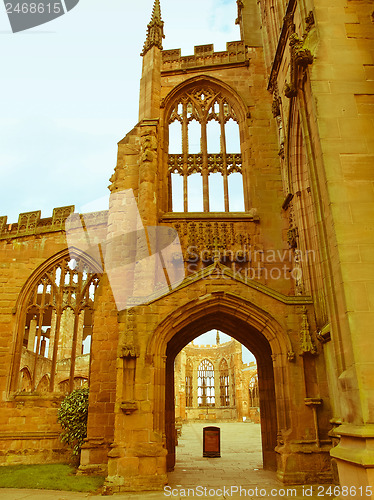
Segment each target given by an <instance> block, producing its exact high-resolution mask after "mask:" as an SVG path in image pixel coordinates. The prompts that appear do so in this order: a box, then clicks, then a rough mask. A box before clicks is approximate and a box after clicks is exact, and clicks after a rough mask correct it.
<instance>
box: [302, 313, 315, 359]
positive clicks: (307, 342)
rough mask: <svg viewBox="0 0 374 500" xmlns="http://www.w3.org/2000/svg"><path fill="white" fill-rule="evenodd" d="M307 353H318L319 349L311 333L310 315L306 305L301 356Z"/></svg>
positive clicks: (303, 318)
mask: <svg viewBox="0 0 374 500" xmlns="http://www.w3.org/2000/svg"><path fill="white" fill-rule="evenodd" d="M306 353H310V354H317V349H316V346H315V345H314V343H313V339H312V336H311V334H310V326H309V321H308V315H307V312H306V307H305V306H304V307H303V317H302V322H301V331H300V356H304V354H306Z"/></svg>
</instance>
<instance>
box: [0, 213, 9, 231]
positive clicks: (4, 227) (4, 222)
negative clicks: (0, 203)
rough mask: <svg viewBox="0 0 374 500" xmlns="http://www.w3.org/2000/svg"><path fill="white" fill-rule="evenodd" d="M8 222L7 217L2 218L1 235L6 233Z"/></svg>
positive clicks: (0, 218) (0, 222)
mask: <svg viewBox="0 0 374 500" xmlns="http://www.w3.org/2000/svg"><path fill="white" fill-rule="evenodd" d="M7 220H8V217H7V216H6V215H3V216H1V217H0V233H2V232H4V231H5V229H6V223H7Z"/></svg>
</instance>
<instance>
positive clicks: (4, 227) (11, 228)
mask: <svg viewBox="0 0 374 500" xmlns="http://www.w3.org/2000/svg"><path fill="white" fill-rule="evenodd" d="M74 210H75V206H74V205H68V206H66V207H57V208H54V209H53V213H52V217H46V218H43V219H42V218H41V217H40V216H41V210H36V211H34V212H23V213H21V214H19V216H18V222H16V223H13V224H8V223H7V220H8V217H7V216H6V215H4V216H0V240H3V239H8V238H19V237H22V236H29V235H32V234H42V233H50V232H54V231H62V230H64V226H65V221H66V219H67V218H68V217H69V215H70V214H72V213H73V212H74ZM84 217H85V221H86V222H88V223H90V224H92V225H96V224H97V225H99V224H106V223H107V218H108V211H107V210H104V211H102V212H93V213H89V214H85V216H84Z"/></svg>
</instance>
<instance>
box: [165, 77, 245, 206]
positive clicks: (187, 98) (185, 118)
mask: <svg viewBox="0 0 374 500" xmlns="http://www.w3.org/2000/svg"><path fill="white" fill-rule="evenodd" d="M164 110H165V111H164V143H165V147H164V148H163V149H164V155H165V156H164V161H163V164H164V165H165V166H167V168H165V169H164V175H165V177H167V178H168V186H169V192H168V195H167V199H166V200H165V210H166V211H169V212H171V211H173V210H175V206H173V205H175V200H174V199H173V196H172V191H173V189H174V188H175V189H178V196H180V194H181V191H182V192H183V197H182V198H183V212H191V211H192V212H193V211H199V209H197V208H196V207H197V206H199V205H200V203H199V202H198V201H196V203H195V204H193V206H191V204H192V203H193V198H192V197H191V189H192V187H191V186H190V181H191V179H192V176H194V177H196V175H198V176H199V177H201V182H200V183H201V189H199V188H198V186H196V187H195V190H196V189H197V191H196V195H197V196H198V197H202V200H201V205H202V211H203V212H210V211H212V210H211V208H213V209H214V210H213V211H215V210H217V207H218V208H219V209H220V211H222V212H229V211H232V208H230V200H229V198H230V191H231V189H229V179H230V175H232V174H234V175H236V174H240V175H241V177H242V192H241V193H237V196H236V198H238V197H242V198H243V208H242V210H243V209H245V210H248V208H249V206H250V203H249V199H248V192H249V191H248V189H246V188H247V185H248V167H247V164H248V158H247V144H248V143H247V139H248V137H247V127H246V126H245V119H246V112H245V106H244V103H243V101H242V99H241V98H240V96H239V95H238V94H237V92H236V91H234V90H233V89H232V88H231V87H230V86H229V85H227V84H225V83H224V82H222V81H220V80H218V79H216V78H212V77H207V76H198V77H194V78H191V79H189V80H187V81H185V82H183V83H182V84H180V85H178V86H177V87H176V88H175V89H173V90H172V91H171V92H170V93H169V94H168V96H167V97H166V98H165V100H164ZM230 122H232V123H230ZM176 123H177V124H179V129H180V130H179V131H178V134H177V136H178V137H180V140H181V144H180V145H179V151H177V149H178V147H177V148H176V147H175V145H173V147H172V148H169V145H170V146H171V144H169V139H170V136H169V130H170V127H174V128H175V124H176ZM194 123H195V124H197V125H198V129H199V131H198V132H197V133H198V134H199V140H198V145H197V146H196V145H195V146H196V147H197V148H198V152H196V151H197V150H196V147H195V146H194V147H193V149H191V148H192V144H191V142H190V139H191V137H190V133H191V130H190V129H191V127H192V125H193V124H194ZM213 124H216V128H217V130H218V132H216V134H215V135H217V134H218V135H217V137H213V139H215V140H213V142H212V140H211V139H212V133H213V132H214V130H212V125H213ZM229 124H231V125H233V124H234V125H235V126H236V127H237V128H238V136H239V143H240V145H239V150H238V151H231V149H232V146H231V136H230V135H227V130H226V128H227V127H228V125H229ZM231 128H232V127H231ZM195 135H196V134H195ZM213 135H214V134H213ZM228 141H229V142H228ZM212 144H213V145H215V148H216V149H217V151H212V150H211V148H212V147H213V146H212ZM217 144H218V146H217ZM234 144H236V141H235V140H234ZM172 151H173V153H172ZM174 151H177V152H174ZM214 176H216V177H217V176H220V177H222V203H220V204H218V205H217V204H215V205H214V206H212V203H210V201H209V194H210V192H211V183H212V182H213V177H214ZM177 178H181V179H182V181H181V182H179V181H178V182H177ZM197 180H198V179H197ZM215 181H216V182H215V184H217V182H219V179H218V178H217V179H215ZM180 184H183V187H181V186H180ZM200 191H201V193H199V192H200ZM232 202H233V200H232ZM232 206H234V203H232ZM238 206H240V204H238V203H237V199H236V203H235V209H236V210H239V209H238ZM180 208H181V206H180V202H178V210H180Z"/></svg>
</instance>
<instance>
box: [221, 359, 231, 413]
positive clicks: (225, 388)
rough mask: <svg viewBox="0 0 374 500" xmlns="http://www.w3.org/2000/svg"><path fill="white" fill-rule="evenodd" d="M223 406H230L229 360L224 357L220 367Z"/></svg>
mask: <svg viewBox="0 0 374 500" xmlns="http://www.w3.org/2000/svg"><path fill="white" fill-rule="evenodd" d="M219 381H220V399H221V401H220V402H221V406H230V379H229V367H228V364H227V361H226V360H225V359H223V360H222V361H221V364H220V368H219Z"/></svg>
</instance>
